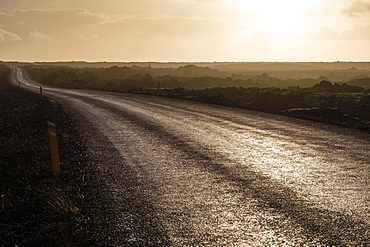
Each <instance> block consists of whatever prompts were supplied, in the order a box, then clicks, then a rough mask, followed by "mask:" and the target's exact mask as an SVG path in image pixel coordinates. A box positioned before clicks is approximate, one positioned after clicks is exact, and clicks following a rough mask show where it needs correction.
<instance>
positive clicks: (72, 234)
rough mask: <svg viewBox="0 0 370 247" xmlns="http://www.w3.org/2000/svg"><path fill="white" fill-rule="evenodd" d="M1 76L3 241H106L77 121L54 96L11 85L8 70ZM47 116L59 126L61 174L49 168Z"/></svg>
mask: <svg viewBox="0 0 370 247" xmlns="http://www.w3.org/2000/svg"><path fill="white" fill-rule="evenodd" d="M1 77H2V78H0V133H1V135H0V185H1V186H0V246H91V245H97V244H98V242H99V241H104V236H103V235H102V234H101V232H102V224H101V223H100V224H98V223H96V222H94V221H95V219H94V217H92V215H94V214H99V215H102V214H100V213H99V212H96V210H97V209H96V208H98V207H96V204H94V202H93V201H94V198H93V197H94V196H96V193H95V192H96V191H98V189H97V186H99V185H97V184H96V183H95V182H94V175H93V174H94V172H93V171H92V170H93V169H90V168H91V165H89V161H88V158H87V151H86V147H85V145H84V142H83V140H82V138H81V136H80V135H79V133H78V131H77V130H76V129H75V127H74V124H73V120H71V119H70V118H69V117H68V115H66V114H65V112H64V111H63V109H62V108H61V106H60V105H58V104H57V103H56V102H55V101H53V100H49V99H46V98H44V99H43V100H41V99H40V97H39V95H37V94H34V93H31V92H29V91H26V90H23V89H19V88H17V87H15V86H13V85H11V84H10V83H9V82H7V79H6V77H5V76H4V73H3V74H2V76H1ZM47 120H50V121H53V122H55V123H56V126H57V138H58V144H59V153H60V160H61V170H62V175H60V176H54V175H53V173H52V169H51V158H50V151H49V140H48V133H47V125H46V121H47ZM92 185H94V186H92ZM94 190H96V191H94ZM94 210H95V211H94ZM101 243H102V242H101Z"/></svg>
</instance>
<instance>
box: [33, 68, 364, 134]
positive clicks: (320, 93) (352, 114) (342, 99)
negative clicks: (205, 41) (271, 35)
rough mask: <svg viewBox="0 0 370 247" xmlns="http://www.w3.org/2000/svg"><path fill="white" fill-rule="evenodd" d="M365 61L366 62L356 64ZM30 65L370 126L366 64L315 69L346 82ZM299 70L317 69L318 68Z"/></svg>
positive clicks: (44, 74) (87, 81) (74, 77)
mask: <svg viewBox="0 0 370 247" xmlns="http://www.w3.org/2000/svg"><path fill="white" fill-rule="evenodd" d="M329 65H332V64H329ZM329 65H327V66H329ZM339 65H341V66H343V65H342V64H339ZM365 65H366V66H367V63H364V64H359V65H358V66H365ZM225 66H226V65H225ZM266 66H267V65H266ZM271 66H272V65H271ZM311 66H312V65H311ZM267 67H268V66H267ZM26 68H27V70H28V71H29V73H30V74H31V76H32V77H33V78H34V79H35V80H37V81H39V82H41V83H42V84H45V85H50V86H55V87H60V88H79V89H94V90H106V91H118V92H135V93H149V94H158V95H163V96H169V97H180V98H187V99H192V100H200V101H207V102H212V103H218V104H225V105H231V106H237V107H244V108H249V109H256V110H263V111H268V112H274V113H279V114H286V115H291V116H296V117H303V118H310V119H313V120H318V121H325V122H330V123H335V124H341V125H345V126H349V127H355V128H362V129H369V126H370V77H368V75H370V71H368V70H366V69H362V70H358V69H356V68H350V69H342V70H334V69H333V68H331V70H330V72H331V74H329V75H327V74H328V72H327V71H325V70H319V71H316V75H317V73H323V74H326V75H327V76H328V77H331V78H348V80H347V81H345V82H341V81H336V82H331V81H329V79H328V78H327V77H326V76H319V77H317V78H316V79H314V78H296V79H289V78H288V79H279V78H277V77H272V76H269V74H268V73H266V72H264V73H262V74H260V75H258V74H257V75H248V73H247V74H240V73H239V74H233V73H230V72H227V71H219V70H216V69H211V68H208V67H199V66H195V65H184V66H182V65H181V66H179V67H177V68H168V67H167V68H152V67H151V66H150V64H149V66H137V65H132V66H131V67H127V66H123V67H118V66H111V67H108V68H105V67H100V68H95V67H83V68H82V67H78V68H76V67H66V66H52V65H42V66H40V65H30V66H26ZM278 72H279V73H277V72H276V71H272V73H275V74H280V75H284V76H288V75H295V76H297V75H296V73H293V72H292V71H285V74H283V71H278ZM301 72H302V73H303V74H306V73H308V72H309V73H311V74H315V73H314V71H307V70H304V71H301ZM249 73H250V72H249ZM334 73H336V74H334ZM351 76H352V77H351Z"/></svg>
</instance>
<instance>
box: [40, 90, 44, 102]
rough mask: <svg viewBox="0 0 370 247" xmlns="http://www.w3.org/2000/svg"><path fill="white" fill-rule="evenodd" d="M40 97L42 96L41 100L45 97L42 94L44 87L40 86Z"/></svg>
mask: <svg viewBox="0 0 370 247" xmlns="http://www.w3.org/2000/svg"><path fill="white" fill-rule="evenodd" d="M40 98H41V100H43V99H44V96H43V95H42V87H40Z"/></svg>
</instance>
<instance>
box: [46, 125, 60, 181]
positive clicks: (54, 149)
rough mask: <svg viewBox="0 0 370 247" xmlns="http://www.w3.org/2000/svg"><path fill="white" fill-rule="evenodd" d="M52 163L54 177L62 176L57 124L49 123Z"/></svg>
mask: <svg viewBox="0 0 370 247" xmlns="http://www.w3.org/2000/svg"><path fill="white" fill-rule="evenodd" d="M48 131H49V141H50V152H51V163H52V166H53V173H54V175H60V164H59V152H58V142H57V134H56V127H55V123H52V122H50V121H48Z"/></svg>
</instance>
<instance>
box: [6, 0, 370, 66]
mask: <svg viewBox="0 0 370 247" xmlns="http://www.w3.org/2000/svg"><path fill="white" fill-rule="evenodd" d="M0 60H3V61H10V60H18V61H61V60H63V61H66V60H67V61H71V60H85V61H337V60H341V61H343V60H356V61H358V60H361V61H370V0H358V1H356V0H355V1H348V0H253V1H251V0H0Z"/></svg>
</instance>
